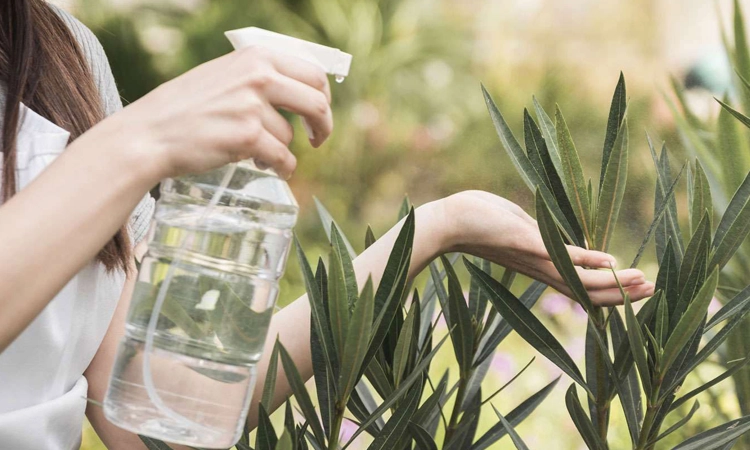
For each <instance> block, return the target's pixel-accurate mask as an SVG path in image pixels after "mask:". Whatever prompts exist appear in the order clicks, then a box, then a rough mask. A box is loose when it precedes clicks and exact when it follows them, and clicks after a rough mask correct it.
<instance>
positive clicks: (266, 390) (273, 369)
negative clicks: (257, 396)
mask: <svg viewBox="0 0 750 450" xmlns="http://www.w3.org/2000/svg"><path fill="white" fill-rule="evenodd" d="M278 365H279V338H278V337H277V338H276V343H275V344H274V346H273V350H271V359H270V360H269V361H268V370H266V381H265V383H263V395H262V397H261V400H260V404H261V405H263V407H264V408H265V409H266V411H267V410H268V409H270V407H271V402H272V401H273V393H274V391H275V390H276V375H277V373H278Z"/></svg>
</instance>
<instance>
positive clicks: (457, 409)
mask: <svg viewBox="0 0 750 450" xmlns="http://www.w3.org/2000/svg"><path fill="white" fill-rule="evenodd" d="M469 379H471V373H469V375H468V376H467V375H466V374H463V373H462V374H461V376H460V379H459V380H458V392H457V393H456V402H455V403H454V404H453V411H451V419H450V422H448V428H447V429H446V430H445V440H444V442H443V446H444V447H447V446H448V443H449V442H450V440H451V438H452V437H453V433H454V432H455V431H456V425H458V416H459V415H460V414H461V404H462V403H463V402H464V395H466V394H465V393H466V386H467V384H468V382H469Z"/></svg>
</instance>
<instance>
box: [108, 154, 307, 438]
mask: <svg viewBox="0 0 750 450" xmlns="http://www.w3.org/2000/svg"><path fill="white" fill-rule="evenodd" d="M227 170H230V169H229V166H227V167H225V168H222V169H218V170H214V171H211V172H208V173H204V174H201V175H190V176H185V177H180V178H175V179H169V180H165V182H164V183H163V184H162V188H161V199H160V200H159V204H158V207H157V209H156V213H155V217H154V222H153V225H152V230H151V240H150V242H149V249H148V253H147V254H146V256H145V257H144V259H143V263H142V265H141V268H140V271H139V274H138V281H137V285H136V289H135V292H134V294H133V298H132V301H131V305H130V310H129V312H128V317H127V323H126V329H125V338H124V339H123V341H122V342H121V344H120V348H119V350H118V355H117V360H116V363H115V366H114V369H113V373H112V377H111V380H110V386H109V390H108V392H107V396H106V399H105V402H104V410H105V414H106V416H107V418H108V419H109V420H110V421H111V422H113V423H114V424H116V425H118V426H120V427H122V428H126V429H128V430H131V431H134V432H137V433H139V434H145V435H148V436H152V437H155V438H158V439H162V440H167V441H170V442H178V443H183V444H188V445H193V446H200V447H214V446H215V447H229V446H231V445H233V444H234V443H235V442H236V441H237V439H238V437H239V433H240V432H241V430H242V428H243V422H244V420H238V418H239V419H244V418H245V417H246V413H247V408H248V403H249V401H250V395H251V393H252V389H253V387H254V384H255V376H256V374H255V365H256V363H257V362H258V359H259V358H260V356H261V352H262V350H263V345H264V342H265V338H266V332H267V330H268V324H269V322H270V319H271V315H272V308H273V306H274V303H275V301H276V297H277V294H278V280H279V278H280V277H281V275H282V274H283V272H284V267H285V265H286V259H287V254H288V251H289V247H290V242H291V236H292V231H291V230H292V227H293V226H294V224H295V222H296V220H297V211H298V207H297V202H296V201H295V199H294V196H293V195H292V193H291V191H290V190H289V187H288V185H287V184H286V183H285V182H284V181H282V180H281V179H279V178H278V177H277V176H276V175H275V174H273V173H272V172H270V171H262V170H259V169H258V168H257V167H255V165H254V164H253V163H252V162H241V163H238V164H237V166H236V169H235V171H234V174H233V176H232V177H231V181H230V182H229V185H228V186H227V188H226V189H225V190H224V192H223V193H222V194H221V196H220V198H219V201H218V203H217V205H216V206H215V207H213V210H212V212H211V214H210V215H208V216H207V217H206V218H205V219H203V220H200V219H201V215H202V214H203V213H204V210H205V208H206V205H207V204H208V202H209V201H210V200H211V198H212V197H213V196H214V194H215V193H216V191H217V189H219V187H220V183H221V180H222V178H223V177H224V176H225V173H226V171H227ZM185 243H188V244H187V245H184V244H185ZM170 266H173V268H172V271H173V274H172V277H171V280H170V283H169V286H168V287H166V297H165V299H164V303H163V306H162V307H161V311H160V317H159V319H158V322H157V326H156V331H155V334H154V344H153V347H154V350H153V353H152V355H150V365H151V367H150V369H151V370H150V375H151V380H152V381H153V385H154V386H155V388H156V390H157V392H158V396H159V397H160V400H161V402H163V405H165V406H166V407H167V408H168V409H170V410H171V412H172V413H176V414H177V417H173V414H169V413H167V412H165V411H162V408H160V405H158V404H154V402H153V401H152V399H151V398H150V396H149V393H148V392H147V389H146V386H145V383H144V371H143V361H144V358H145V356H146V355H144V347H145V342H146V334H147V328H148V324H149V320H150V317H151V314H152V310H153V308H154V304H155V302H156V298H157V296H158V294H159V291H160V288H161V283H163V282H165V277H166V274H167V271H168V270H169V267H170ZM196 424H198V425H200V427H196V426H195V425H196Z"/></svg>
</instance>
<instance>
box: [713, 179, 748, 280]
mask: <svg viewBox="0 0 750 450" xmlns="http://www.w3.org/2000/svg"><path fill="white" fill-rule="evenodd" d="M748 233H750V173H748V174H747V176H746V177H745V180H744V181H743V182H742V184H741V185H740V187H739V188H737V191H736V192H735V193H734V196H732V200H730V201H729V206H727V209H726V211H724V215H723V216H722V218H721V221H720V222H719V226H718V228H717V229H716V234H715V235H714V242H713V256H712V258H711V263H710V264H709V267H713V265H718V266H719V268H723V267H724V266H725V265H726V263H727V262H729V259H730V258H732V256H733V255H734V253H735V252H736V251H737V249H738V248H739V247H740V245H741V244H742V243H743V242H744V241H745V238H746V237H747V235H748Z"/></svg>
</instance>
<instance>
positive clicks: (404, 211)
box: [398, 195, 411, 220]
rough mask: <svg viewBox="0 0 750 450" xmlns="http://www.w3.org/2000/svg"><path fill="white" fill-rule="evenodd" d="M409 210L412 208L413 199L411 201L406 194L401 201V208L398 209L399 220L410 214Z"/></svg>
mask: <svg viewBox="0 0 750 450" xmlns="http://www.w3.org/2000/svg"><path fill="white" fill-rule="evenodd" d="M409 210H411V201H409V196H408V195H405V196H404V200H403V201H402V202H401V208H399V210H398V220H401V219H403V218H404V217H406V216H408V215H409Z"/></svg>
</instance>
